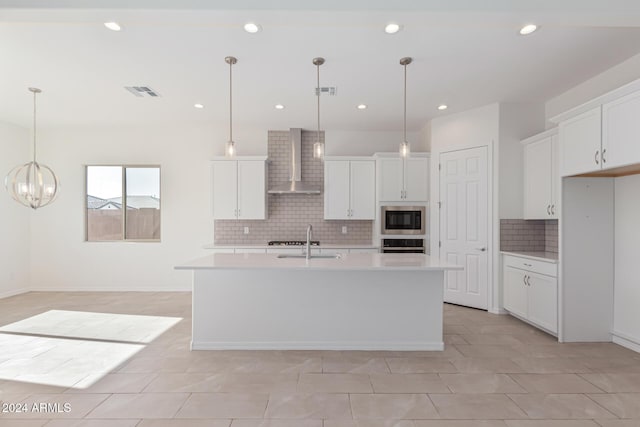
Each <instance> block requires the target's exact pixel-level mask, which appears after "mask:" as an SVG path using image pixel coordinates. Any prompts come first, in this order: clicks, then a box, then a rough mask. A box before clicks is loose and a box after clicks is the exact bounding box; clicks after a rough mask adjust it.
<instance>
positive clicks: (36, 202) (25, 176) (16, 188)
mask: <svg viewBox="0 0 640 427" xmlns="http://www.w3.org/2000/svg"><path fill="white" fill-rule="evenodd" d="M29 92H31V93H33V161H31V162H29V163H25V164H24V165H20V166H16V167H15V168H13V169H12V170H11V171H10V172H9V173H8V174H7V176H6V178H5V179H4V186H5V188H6V189H7V191H8V192H9V194H11V197H13V199H14V200H15V201H16V202H18V203H20V204H22V205H24V206H26V207H28V208H31V209H38V208H42V207H44V206H47V205H48V204H49V203H51V202H53V201H54V199H55V198H56V195H57V194H58V189H59V187H60V182H59V180H58V177H57V176H56V174H55V173H54V172H53V170H51V168H50V167H48V166H46V165H43V164H42V163H38V162H37V161H36V95H37V94H39V93H40V92H42V91H41V90H40V89H38V88H35V87H30V88H29Z"/></svg>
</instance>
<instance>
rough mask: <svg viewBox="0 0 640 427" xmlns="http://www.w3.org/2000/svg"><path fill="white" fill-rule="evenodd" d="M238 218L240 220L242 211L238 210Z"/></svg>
mask: <svg viewBox="0 0 640 427" xmlns="http://www.w3.org/2000/svg"><path fill="white" fill-rule="evenodd" d="M238 218H240V209H238Z"/></svg>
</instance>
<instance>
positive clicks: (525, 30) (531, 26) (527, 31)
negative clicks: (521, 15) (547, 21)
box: [520, 24, 538, 36]
mask: <svg viewBox="0 0 640 427" xmlns="http://www.w3.org/2000/svg"><path fill="white" fill-rule="evenodd" d="M537 29H538V26H537V25H536V24H528V25H525V26H524V27H522V28H520V34H522V35H523V36H526V35H527V34H531V33H533V32H534V31H535V30H537Z"/></svg>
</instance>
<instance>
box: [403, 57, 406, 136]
mask: <svg viewBox="0 0 640 427" xmlns="http://www.w3.org/2000/svg"><path fill="white" fill-rule="evenodd" d="M402 141H403V142H406V141H407V64H404V139H403V140H402Z"/></svg>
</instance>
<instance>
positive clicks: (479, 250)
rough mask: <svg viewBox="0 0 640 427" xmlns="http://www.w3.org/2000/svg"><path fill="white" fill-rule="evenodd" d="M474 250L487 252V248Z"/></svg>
mask: <svg viewBox="0 0 640 427" xmlns="http://www.w3.org/2000/svg"><path fill="white" fill-rule="evenodd" d="M476 250H477V251H480V252H484V251H486V250H487V248H476Z"/></svg>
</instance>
